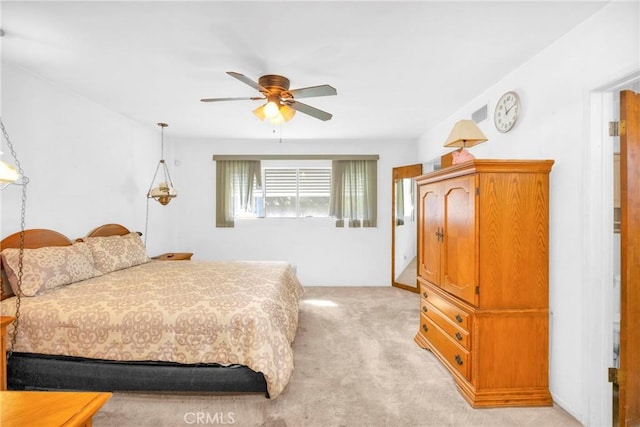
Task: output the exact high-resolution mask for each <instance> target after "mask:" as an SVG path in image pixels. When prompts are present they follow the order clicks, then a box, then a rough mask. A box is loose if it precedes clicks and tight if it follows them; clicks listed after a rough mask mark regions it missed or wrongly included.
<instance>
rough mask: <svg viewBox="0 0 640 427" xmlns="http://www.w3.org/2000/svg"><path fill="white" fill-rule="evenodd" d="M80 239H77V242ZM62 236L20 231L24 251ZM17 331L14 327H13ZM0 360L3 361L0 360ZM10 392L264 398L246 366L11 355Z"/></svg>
mask: <svg viewBox="0 0 640 427" xmlns="http://www.w3.org/2000/svg"><path fill="white" fill-rule="evenodd" d="M129 232H130V231H129V230H128V229H127V228H126V227H124V226H122V225H119V224H106V225H102V226H100V227H97V228H95V229H93V230H92V231H90V232H89V233H88V234H87V236H86V237H104V236H113V235H124V234H128V233H129ZM20 234H21V233H19V232H18V233H15V234H12V235H11V236H8V237H6V238H5V239H3V240H2V242H0V248H2V249H4V248H19V247H20V239H21V237H20ZM78 240H81V239H78ZM71 244H72V242H71V240H69V239H68V238H67V237H66V236H64V235H62V234H60V233H58V232H56V231H53V230H47V229H32V230H26V231H25V232H24V247H25V248H27V249H37V248H41V247H45V246H69V245H71ZM19 327H20V326H19V325H18V328H19ZM0 357H4V355H1V356H0ZM7 388H8V389H10V390H85V391H145V392H201V393H236V392H243V393H264V394H265V396H267V397H268V396H269V394H268V392H267V383H266V381H265V379H264V376H263V375H262V373H260V372H255V371H253V370H251V369H249V368H248V367H246V366H242V365H233V366H222V365H218V364H193V365H191V364H190V365H184V364H179V363H171V362H119V361H109V360H97V359H84V358H79V357H68V356H51V355H43V354H33V353H18V352H14V353H12V354H11V356H10V357H8V359H7Z"/></svg>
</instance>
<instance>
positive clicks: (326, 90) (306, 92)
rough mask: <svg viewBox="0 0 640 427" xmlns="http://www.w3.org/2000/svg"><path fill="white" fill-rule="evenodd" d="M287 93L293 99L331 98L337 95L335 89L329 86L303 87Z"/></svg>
mask: <svg viewBox="0 0 640 427" xmlns="http://www.w3.org/2000/svg"><path fill="white" fill-rule="evenodd" d="M287 93H289V94H290V95H291V96H292V97H294V98H311V97H314V96H331V95H337V94H338V92H337V91H336V88H334V87H333V86H330V85H320V86H311V87H303V88H300V89H293V90H289V91H287Z"/></svg>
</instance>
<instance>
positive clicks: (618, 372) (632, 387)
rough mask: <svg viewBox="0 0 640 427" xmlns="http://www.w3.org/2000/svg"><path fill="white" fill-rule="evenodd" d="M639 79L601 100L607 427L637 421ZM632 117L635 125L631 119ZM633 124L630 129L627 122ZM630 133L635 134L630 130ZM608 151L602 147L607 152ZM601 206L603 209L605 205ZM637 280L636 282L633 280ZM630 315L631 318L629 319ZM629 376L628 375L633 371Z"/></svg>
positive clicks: (636, 77)
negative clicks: (606, 194) (606, 189)
mask: <svg viewBox="0 0 640 427" xmlns="http://www.w3.org/2000/svg"><path fill="white" fill-rule="evenodd" d="M639 93H640V78H638V76H635V77H634V78H632V79H630V80H628V81H625V82H622V83H621V84H619V85H616V86H615V87H613V88H611V91H610V92H609V94H608V96H607V99H609V100H610V104H609V105H608V106H606V108H605V109H608V110H609V111H610V116H611V120H610V121H609V125H608V126H607V127H608V134H607V136H608V138H607V137H605V138H604V143H605V144H607V145H610V150H611V152H612V155H611V157H610V161H611V165H612V168H611V169H612V174H613V177H612V181H613V197H612V199H611V203H612V205H611V206H612V211H611V216H612V218H613V221H612V222H613V224H612V227H611V233H612V234H613V235H612V238H611V242H612V248H611V249H612V250H611V253H612V254H613V257H612V258H613V259H612V264H611V265H612V273H613V275H612V277H611V285H612V292H611V300H610V301H611V313H612V316H611V320H612V322H611V326H610V333H611V336H612V341H611V342H612V347H611V353H610V354H611V364H610V369H609V381H610V382H611V383H612V384H611V414H612V415H611V424H612V425H613V426H618V425H629V421H630V420H631V421H633V422H637V421H638V419H637V417H638V416H639V415H638V404H637V402H636V403H635V404H633V402H631V401H636V400H637V399H638V384H636V383H637V379H638V378H637V377H638V375H637V373H636V374H633V375H630V371H629V370H630V369H632V370H633V371H637V367H634V366H632V365H635V364H637V360H636V358H635V357H636V356H635V353H636V352H634V351H632V349H633V348H634V347H636V346H637V339H632V338H633V336H632V335H630V334H631V333H632V331H633V329H634V328H636V326H637V322H638V319H637V317H638V316H637V305H638V301H637V291H635V292H632V289H630V287H632V286H634V283H633V279H632V278H631V277H630V275H629V271H630V270H629V269H630V267H631V268H633V266H632V265H630V263H631V264H633V265H635V264H636V263H637V260H635V259H633V258H632V257H633V255H632V254H630V253H629V252H628V248H631V247H633V246H634V245H635V244H636V243H634V242H637V239H638V238H637V236H635V235H636V234H637V232H638V224H637V223H632V221H631V219H632V218H633V217H634V216H637V214H638V206H639V203H640V202H639V201H638V187H637V184H635V181H637V177H636V176H635V175H634V174H637V172H635V171H636V170H637V168H638V165H637V164H633V162H634V159H637V154H638V153H639V152H640V141H639V138H638V131H637V128H636V127H637V122H638V118H637V116H638V115H639V113H638V112H639V111H640V95H638V94H639ZM634 117H635V120H634ZM634 122H635V123H636V125H634V124H633V123H634ZM634 129H635V130H634ZM607 150H608V148H607ZM603 206H608V204H605V205H603ZM635 280H637V279H635ZM634 313H636V314H634ZM633 371H632V372H633Z"/></svg>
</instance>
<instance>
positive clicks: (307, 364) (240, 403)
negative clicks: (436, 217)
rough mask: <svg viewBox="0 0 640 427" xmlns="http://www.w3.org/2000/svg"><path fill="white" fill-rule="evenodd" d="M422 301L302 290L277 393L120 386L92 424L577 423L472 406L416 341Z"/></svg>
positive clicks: (527, 411)
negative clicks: (289, 365)
mask: <svg viewBox="0 0 640 427" xmlns="http://www.w3.org/2000/svg"><path fill="white" fill-rule="evenodd" d="M418 298H419V297H418V295H417V294H413V293H410V292H407V291H402V290H399V289H396V288H391V287H312V288H306V289H305V295H304V297H303V300H302V301H301V304H300V321H299V328H298V334H297V336H296V341H295V343H294V352H295V371H294V373H293V377H292V379H291V382H290V383H289V385H288V386H287V388H286V389H285V391H284V392H283V393H282V394H281V395H280V396H279V397H278V398H276V399H274V400H269V399H266V398H265V397H264V396H262V395H230V396H229V395H227V396H219V395H205V396H203V395H185V394H183V395H159V394H155V395H154V394H129V393H115V394H114V395H113V397H112V398H111V400H109V402H107V404H106V405H105V406H104V407H103V408H102V410H101V411H100V412H98V414H96V416H95V417H94V420H93V422H94V426H95V427H102V426H118V427H128V426H131V427H133V426H154V427H155V426H189V425H234V426H242V427H244V426H268V427H285V426H288V427H305V426H322V427H329V426H354V427H360V426H363V427H365V426H366V427H377V426H380V427H386V426H398V427H411V426H416V427H417V426H491V427H499V426H518V427H521V426H536V427H539V426H545V427H551V426H579V425H580V423H578V422H577V421H576V420H575V419H573V418H572V417H571V416H570V415H568V414H567V413H566V412H565V411H563V410H562V409H561V408H559V407H557V406H554V407H548V408H507V409H472V408H471V407H470V406H469V405H468V404H467V403H466V401H465V400H464V399H463V398H462V396H461V395H460V394H459V393H458V391H457V389H456V386H455V384H454V382H453V380H452V378H451V376H450V375H449V374H448V372H447V371H446V370H445V369H444V368H443V367H442V365H441V364H440V363H439V362H438V361H437V360H436V359H435V357H434V356H433V355H432V354H431V353H430V352H429V351H427V350H423V349H420V348H419V347H418V346H417V345H416V344H415V343H414V342H413V337H414V335H415V333H416V331H417V328H418V317H419V313H418V307H419V303H418Z"/></svg>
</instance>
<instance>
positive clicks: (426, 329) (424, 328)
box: [422, 324, 429, 332]
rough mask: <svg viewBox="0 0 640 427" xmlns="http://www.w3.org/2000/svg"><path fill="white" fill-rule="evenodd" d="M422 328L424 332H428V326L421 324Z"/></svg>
mask: <svg viewBox="0 0 640 427" xmlns="http://www.w3.org/2000/svg"><path fill="white" fill-rule="evenodd" d="M422 330H423V331H425V332H429V328H428V327H427V325H424V324H423V325H422Z"/></svg>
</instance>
